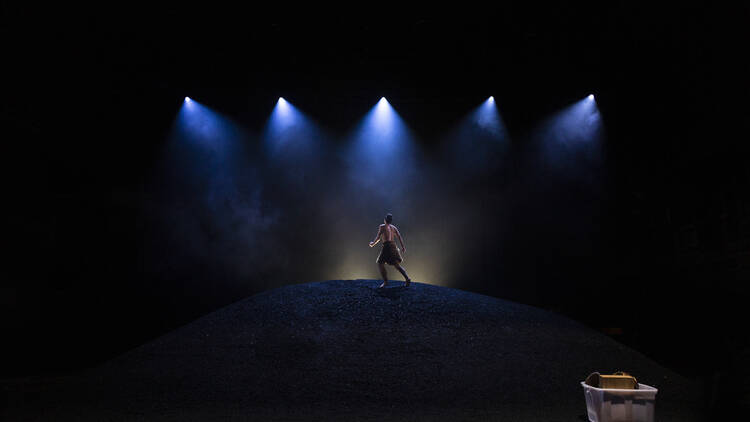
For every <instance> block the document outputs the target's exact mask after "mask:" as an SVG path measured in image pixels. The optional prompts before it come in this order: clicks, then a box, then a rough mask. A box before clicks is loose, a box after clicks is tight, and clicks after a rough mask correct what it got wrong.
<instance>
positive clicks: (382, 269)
mask: <svg viewBox="0 0 750 422" xmlns="http://www.w3.org/2000/svg"><path fill="white" fill-rule="evenodd" d="M378 268H380V276H381V277H383V284H381V285H380V287H385V285H386V284H388V273H387V272H386V271H385V264H384V263H382V262H378Z"/></svg>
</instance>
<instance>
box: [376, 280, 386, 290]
mask: <svg viewBox="0 0 750 422" xmlns="http://www.w3.org/2000/svg"><path fill="white" fill-rule="evenodd" d="M387 284H388V282H387V281H384V282H383V284H381V285H380V287H378V289H382V288H384V287H385V286H386V285H387Z"/></svg>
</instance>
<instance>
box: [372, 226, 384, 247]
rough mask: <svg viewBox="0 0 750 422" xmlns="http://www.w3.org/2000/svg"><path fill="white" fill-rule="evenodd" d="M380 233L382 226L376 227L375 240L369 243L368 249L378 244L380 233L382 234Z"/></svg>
mask: <svg viewBox="0 0 750 422" xmlns="http://www.w3.org/2000/svg"><path fill="white" fill-rule="evenodd" d="M382 231H383V226H380V227H378V234H376V235H375V240H373V241H372V242H370V247H373V246H375V245H377V244H378V242H380V232H382Z"/></svg>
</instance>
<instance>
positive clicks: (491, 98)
mask: <svg viewBox="0 0 750 422" xmlns="http://www.w3.org/2000/svg"><path fill="white" fill-rule="evenodd" d="M487 101H489V102H491V103H494V102H495V97H493V96H492V95H490V98H488V99H487Z"/></svg>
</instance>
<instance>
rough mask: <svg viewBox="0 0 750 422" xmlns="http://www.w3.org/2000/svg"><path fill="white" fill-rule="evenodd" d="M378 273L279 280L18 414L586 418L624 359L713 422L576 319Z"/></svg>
mask: <svg viewBox="0 0 750 422" xmlns="http://www.w3.org/2000/svg"><path fill="white" fill-rule="evenodd" d="M379 284H380V282H379V281H376V280H332V281H324V282H316V283H307V284H299V285H290V286H286V287H282V288H278V289H274V290H270V291H266V292H263V293H260V294H257V295H254V296H251V297H249V298H247V299H244V300H242V301H240V302H237V303H234V304H232V305H230V306H227V307H225V308H222V309H220V310H218V311H216V312H213V313H211V314H208V315H206V316H204V317H202V318H200V319H198V320H196V321H194V322H192V323H190V324H188V325H185V326H183V327H181V328H179V329H177V330H175V331H173V332H171V333H169V334H167V335H165V336H163V337H160V338H158V339H156V340H155V341H153V342H151V343H147V344H145V345H143V346H141V347H139V348H137V349H134V350H132V351H130V352H128V353H126V354H124V355H122V356H120V357H118V358H116V359H114V360H112V361H110V362H107V363H106V364H104V365H102V366H99V367H97V368H94V369H92V370H89V371H86V372H85V373H81V374H79V375H77V376H73V377H65V378H56V379H25V380H13V381H5V382H4V383H3V391H4V396H5V399H4V403H3V405H4V406H3V407H4V408H3V414H4V417H5V418H6V419H3V420H533V421H536V420H538V421H545V422H550V421H576V422H580V421H585V420H587V418H586V416H585V414H586V405H585V401H584V395H583V389H582V388H581V386H580V384H579V383H580V381H581V380H583V379H584V378H585V377H586V375H588V374H589V373H591V372H593V371H600V372H613V371H616V370H625V371H627V372H630V373H632V374H634V375H636V377H637V378H638V380H639V381H640V382H642V383H645V384H649V385H652V386H655V387H657V388H658V389H659V393H658V394H657V400H656V412H657V414H656V418H657V420H659V421H690V420H702V419H701V418H699V417H698V416H697V410H696V409H699V408H700V407H701V403H700V401H699V397H700V395H699V393H700V391H698V387H697V385H695V384H694V383H692V382H691V381H689V380H687V379H685V378H683V377H680V376H679V375H677V374H675V373H673V372H671V371H669V370H667V369H665V368H663V367H660V366H659V365H657V364H656V363H654V362H653V361H651V360H649V359H648V358H646V357H645V356H643V355H642V354H640V353H638V352H636V351H634V350H632V349H629V348H627V347H625V346H623V345H621V344H619V343H617V342H615V341H613V340H611V339H610V338H608V337H606V336H604V335H602V334H600V333H598V332H596V331H593V330H591V329H589V328H586V327H584V326H582V325H581V324H579V323H576V322H574V321H571V320H569V319H567V318H565V317H562V316H560V315H557V314H554V313H551V312H547V311H543V310H540V309H537V308H533V307H530V306H525V305H520V304H517V303H513V302H508V301H504V300H500V299H496V298H493V297H488V296H483V295H479V294H474V293H469V292H465V291H462V290H457V289H451V288H446V287H439V286H433V285H429V284H421V283H412V285H411V286H410V287H408V288H405V287H404V286H403V283H398V282H396V283H391V285H390V286H389V288H387V289H380V290H379V289H377V286H378V285H379ZM0 419H2V418H0Z"/></svg>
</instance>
